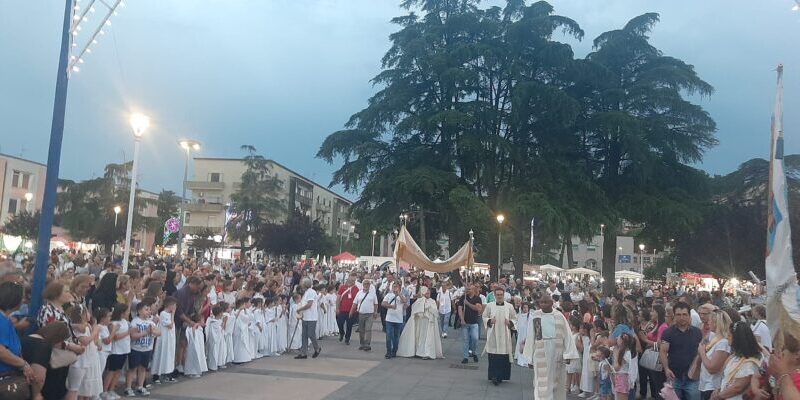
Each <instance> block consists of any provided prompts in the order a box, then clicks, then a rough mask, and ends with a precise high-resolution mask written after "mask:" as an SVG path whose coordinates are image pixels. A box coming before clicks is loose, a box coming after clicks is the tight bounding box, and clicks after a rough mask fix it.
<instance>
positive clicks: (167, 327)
mask: <svg viewBox="0 0 800 400" xmlns="http://www.w3.org/2000/svg"><path fill="white" fill-rule="evenodd" d="M177 304H178V302H177V300H176V299H175V298H174V297H167V298H166V299H164V310H162V311H161V313H160V314H158V319H159V321H158V330H159V331H160V332H161V336H159V337H158V339H157V340H156V345H155V349H154V350H153V363H152V365H151V366H150V373H151V374H153V375H154V376H156V377H159V380H160V381H161V382H172V381H174V380H175V379H174V378H172V377H171V376H167V375H168V374H172V371H174V370H175V346H176V337H175V323H174V322H173V318H174V315H175V309H176V308H177Z"/></svg>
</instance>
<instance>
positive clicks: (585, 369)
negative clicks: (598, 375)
mask: <svg viewBox="0 0 800 400" xmlns="http://www.w3.org/2000/svg"><path fill="white" fill-rule="evenodd" d="M576 345H577V346H583V354H582V355H581V391H582V392H588V393H592V391H594V374H592V340H591V339H589V337H588V336H583V337H581V342H580V343H576Z"/></svg>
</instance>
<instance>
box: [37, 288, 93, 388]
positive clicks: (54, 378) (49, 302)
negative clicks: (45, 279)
mask: <svg viewBox="0 0 800 400" xmlns="http://www.w3.org/2000/svg"><path fill="white" fill-rule="evenodd" d="M68 289H69V288H68V287H67V286H64V284H63V283H61V282H58V281H53V282H50V283H49V284H48V285H47V286H46V287H45V288H44V291H42V299H43V300H44V304H43V305H42V307H41V309H39V314H38V316H37V318H36V322H37V324H38V325H39V327H40V328H45V327H47V326H48V325H50V324H53V323H56V322H59V323H64V324H66V325H67V327H69V331H70V337H69V339H67V340H65V341H64V342H61V343H60V344H58V345H57V346H58V347H55V348H54V351H53V353H54V354H55V352H56V351H63V350H66V351H68V352H72V353H74V354H76V355H79V354H82V353H83V350H84V349H83V347H82V346H81V345H79V344H78V343H77V341H76V337H75V333H74V332H72V328H71V326H72V323H71V322H70V320H69V318H68V317H67V315H66V314H65V313H64V309H63V306H64V304H67V303H69V302H70V301H72V295H71V294H70V292H69V290H68ZM76 358H77V357H76ZM68 374H69V365H66V366H59V367H58V368H53V366H52V360H51V365H49V366H48V367H47V376H46V378H45V381H44V386H43V387H42V396H43V397H44V399H46V400H50V399H53V400H60V399H63V398H64V396H66V394H67V375H68Z"/></svg>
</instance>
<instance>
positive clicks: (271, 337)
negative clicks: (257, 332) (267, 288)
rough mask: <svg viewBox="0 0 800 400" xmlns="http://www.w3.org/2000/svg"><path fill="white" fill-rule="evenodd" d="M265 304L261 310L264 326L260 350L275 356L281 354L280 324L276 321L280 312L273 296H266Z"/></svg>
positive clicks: (269, 355) (268, 355)
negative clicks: (279, 345) (279, 340)
mask: <svg viewBox="0 0 800 400" xmlns="http://www.w3.org/2000/svg"><path fill="white" fill-rule="evenodd" d="M264 305H265V307H266V308H263V309H262V311H261V315H262V320H261V322H262V327H263V330H262V332H261V339H262V342H261V344H262V348H261V349H260V350H259V351H260V352H261V354H263V355H265V356H267V357H273V356H277V355H280V354H279V353H278V338H277V335H278V325H277V322H276V321H277V319H278V312H277V307H276V306H275V299H274V298H273V297H268V298H266V299H265V301H264Z"/></svg>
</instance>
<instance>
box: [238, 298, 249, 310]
mask: <svg viewBox="0 0 800 400" xmlns="http://www.w3.org/2000/svg"><path fill="white" fill-rule="evenodd" d="M249 302H250V299H249V298H247V297H242V298H240V299H236V306H235V307H236V308H239V307H241V306H242V305H244V304H247V303H249Z"/></svg>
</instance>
